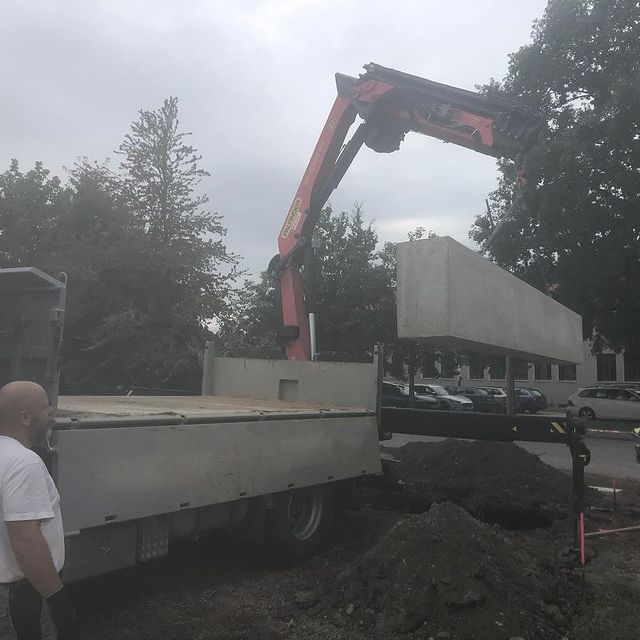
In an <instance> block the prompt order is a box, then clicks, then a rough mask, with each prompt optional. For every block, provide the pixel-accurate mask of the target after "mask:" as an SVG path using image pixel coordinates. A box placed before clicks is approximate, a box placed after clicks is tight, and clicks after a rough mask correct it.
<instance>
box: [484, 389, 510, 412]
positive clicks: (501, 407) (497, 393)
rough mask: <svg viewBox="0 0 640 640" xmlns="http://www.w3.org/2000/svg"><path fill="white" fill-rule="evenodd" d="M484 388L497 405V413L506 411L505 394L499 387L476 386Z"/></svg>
mask: <svg viewBox="0 0 640 640" xmlns="http://www.w3.org/2000/svg"><path fill="white" fill-rule="evenodd" d="M478 388H479V389H484V390H485V391H486V392H487V393H488V394H489V395H490V396H493V398H494V400H495V401H496V403H497V405H498V413H507V394H506V393H505V391H504V389H500V388H499V387H478Z"/></svg>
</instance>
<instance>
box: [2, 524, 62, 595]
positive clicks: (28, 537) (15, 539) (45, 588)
mask: <svg viewBox="0 0 640 640" xmlns="http://www.w3.org/2000/svg"><path fill="white" fill-rule="evenodd" d="M5 524H6V526H7V531H8V532H9V540H10V541H11V547H12V549H13V553H14V554H15V556H16V560H17V562H18V566H19V567H20V569H21V570H22V573H24V576H25V578H26V579H27V580H28V581H29V582H30V583H31V584H32V585H33V586H34V588H35V589H36V590H37V591H38V592H39V593H40V595H41V596H42V597H43V598H48V597H49V596H50V595H52V594H54V593H55V592H56V591H59V590H60V589H61V588H62V582H61V580H60V577H59V576H58V572H57V571H56V567H55V565H54V564H53V559H52V558H51V551H50V550H49V545H48V544H47V541H46V540H45V539H44V536H43V535H42V532H41V531H40V521H39V520H19V521H14V522H6V523H5Z"/></svg>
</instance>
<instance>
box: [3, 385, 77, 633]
mask: <svg viewBox="0 0 640 640" xmlns="http://www.w3.org/2000/svg"><path fill="white" fill-rule="evenodd" d="M51 414H52V410H51V407H50V406H49V400H48V398H47V394H46V393H45V390H44V389H43V388H42V387H41V386H40V385H38V384H35V383H33V382H26V381H20V382H10V383H9V384H7V385H5V386H4V387H2V388H1V389H0V512H1V513H2V518H1V519H0V639H2V640H45V639H46V640H49V639H50V638H57V640H72V639H75V638H77V637H78V636H77V630H76V621H75V612H74V610H73V607H72V606H71V603H70V601H69V598H68V596H67V594H66V592H65V590H64V588H63V585H62V581H61V580H60V575H59V574H60V571H61V570H62V566H63V564H64V531H63V528H62V518H61V516H60V496H59V494H58V490H57V489H56V486H55V484H54V482H53V480H52V478H51V476H50V475H49V472H48V471H47V468H46V467H45V465H44V462H43V461H42V459H41V458H40V457H39V456H38V455H37V454H36V453H35V452H34V451H32V450H31V448H32V447H35V446H38V445H41V444H43V443H45V442H46V440H47V438H48V436H49V433H50V431H51V427H52V425H53V418H52V415H51ZM44 602H46V603H47V605H48V606H44V604H43V603H44ZM51 622H53V625H52V624H51ZM52 626H53V629H52V628H51V627H52Z"/></svg>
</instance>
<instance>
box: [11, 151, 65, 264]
mask: <svg viewBox="0 0 640 640" xmlns="http://www.w3.org/2000/svg"><path fill="white" fill-rule="evenodd" d="M70 202H71V192H70V190H69V189H66V188H65V187H63V186H62V184H61V183H60V180H59V179H58V178H57V177H55V176H54V177H51V176H50V174H49V171H48V170H47V169H45V168H44V166H43V165H42V163H41V162H36V164H35V166H34V168H33V169H31V170H30V171H27V172H26V173H22V172H21V171H20V167H19V165H18V161H17V160H12V161H11V165H10V167H9V169H8V170H7V171H5V172H4V173H2V174H0V266H2V267H21V266H39V267H40V268H42V269H45V270H46V269H47V268H50V266H51V265H50V261H49V260H48V257H49V256H51V255H52V252H53V251H54V249H55V247H54V246H53V232H54V229H55V227H56V224H57V223H58V221H59V220H60V218H61V216H63V215H64V214H65V212H66V211H68V208H69V206H70Z"/></svg>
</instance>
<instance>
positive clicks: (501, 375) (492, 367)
mask: <svg viewBox="0 0 640 640" xmlns="http://www.w3.org/2000/svg"><path fill="white" fill-rule="evenodd" d="M489 377H490V378H491V379H492V380H504V379H505V378H506V377H507V363H506V360H505V359H504V358H499V357H496V358H491V361H490V362H489Z"/></svg>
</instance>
